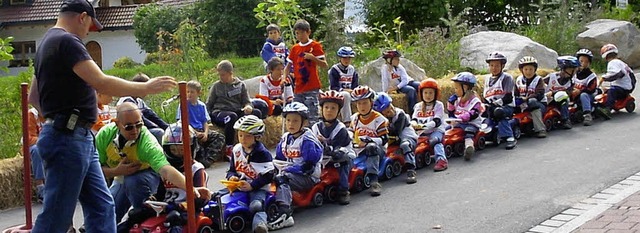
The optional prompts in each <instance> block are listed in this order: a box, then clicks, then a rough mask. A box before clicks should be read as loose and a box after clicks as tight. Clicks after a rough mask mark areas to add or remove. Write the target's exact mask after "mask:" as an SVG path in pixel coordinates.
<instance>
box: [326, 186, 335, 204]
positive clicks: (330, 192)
mask: <svg viewBox="0 0 640 233" xmlns="http://www.w3.org/2000/svg"><path fill="white" fill-rule="evenodd" d="M324 196H325V197H327V200H328V201H330V202H335V201H336V200H337V199H338V193H337V190H336V186H334V185H329V186H327V187H326V188H324Z"/></svg>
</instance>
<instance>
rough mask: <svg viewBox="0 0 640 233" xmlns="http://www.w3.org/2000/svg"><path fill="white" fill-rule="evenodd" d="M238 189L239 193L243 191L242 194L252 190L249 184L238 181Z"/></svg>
mask: <svg viewBox="0 0 640 233" xmlns="http://www.w3.org/2000/svg"><path fill="white" fill-rule="evenodd" d="M238 189H239V190H240V191H244V192H249V191H251V190H253V188H252V187H251V184H249V182H247V181H244V180H243V181H240V187H238Z"/></svg>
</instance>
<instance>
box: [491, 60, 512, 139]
mask: <svg viewBox="0 0 640 233" xmlns="http://www.w3.org/2000/svg"><path fill="white" fill-rule="evenodd" d="M485 61H486V62H487V64H489V72H490V74H488V75H487V76H486V77H485V80H484V93H483V97H484V100H485V101H484V102H485V105H486V106H487V115H488V116H489V118H490V119H491V120H492V121H493V122H494V124H496V123H497V125H498V140H503V139H505V138H506V141H507V146H506V149H507V150H511V149H513V148H515V147H516V138H515V137H514V135H513V129H512V128H511V124H510V123H509V119H511V117H513V108H514V107H515V106H516V104H515V101H514V98H513V91H514V88H515V84H514V80H513V77H512V76H511V75H510V74H507V73H505V72H503V69H504V66H505V64H507V57H505V56H504V55H503V54H502V53H499V52H493V53H490V54H489V56H488V57H487V59H485Z"/></svg>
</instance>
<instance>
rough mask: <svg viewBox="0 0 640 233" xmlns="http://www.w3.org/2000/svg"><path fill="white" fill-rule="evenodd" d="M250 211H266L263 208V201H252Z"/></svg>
mask: <svg viewBox="0 0 640 233" xmlns="http://www.w3.org/2000/svg"><path fill="white" fill-rule="evenodd" d="M249 211H251V213H257V212H262V211H264V209H263V208H262V201H260V200H254V201H252V202H251V204H249Z"/></svg>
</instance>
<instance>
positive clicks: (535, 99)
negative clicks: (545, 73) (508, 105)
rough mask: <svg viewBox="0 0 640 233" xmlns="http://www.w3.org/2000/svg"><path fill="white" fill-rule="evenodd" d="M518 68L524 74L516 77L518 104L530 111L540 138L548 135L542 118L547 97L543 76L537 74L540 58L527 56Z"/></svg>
mask: <svg viewBox="0 0 640 233" xmlns="http://www.w3.org/2000/svg"><path fill="white" fill-rule="evenodd" d="M518 69H520V72H521V73H522V75H520V76H519V77H518V78H517V79H516V89H515V96H516V106H517V107H519V108H520V109H519V110H521V111H524V112H529V115H530V117H531V119H532V121H533V130H534V131H535V132H536V136H537V137H538V138H544V137H547V130H546V126H545V125H544V121H543V120H542V115H543V113H544V112H545V110H546V109H545V108H546V103H547V97H546V96H545V94H544V91H545V87H544V81H543V80H542V77H540V76H538V75H537V74H536V71H537V70H538V60H536V59H535V58H534V57H530V56H525V57H523V58H521V59H520V61H518Z"/></svg>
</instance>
